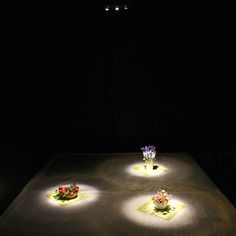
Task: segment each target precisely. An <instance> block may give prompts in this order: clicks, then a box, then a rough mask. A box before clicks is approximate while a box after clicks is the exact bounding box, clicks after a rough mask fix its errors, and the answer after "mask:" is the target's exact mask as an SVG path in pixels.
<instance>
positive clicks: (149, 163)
mask: <svg viewBox="0 0 236 236" xmlns="http://www.w3.org/2000/svg"><path fill="white" fill-rule="evenodd" d="M153 167H154V161H150V160H148V161H145V168H146V171H152V170H153Z"/></svg>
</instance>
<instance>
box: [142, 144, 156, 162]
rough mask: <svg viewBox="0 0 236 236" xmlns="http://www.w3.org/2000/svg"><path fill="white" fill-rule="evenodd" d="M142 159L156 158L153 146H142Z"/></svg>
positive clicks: (152, 159)
mask: <svg viewBox="0 0 236 236" xmlns="http://www.w3.org/2000/svg"><path fill="white" fill-rule="evenodd" d="M141 150H142V151H143V160H144V161H155V160H156V147H155V146H145V147H142V148H141Z"/></svg>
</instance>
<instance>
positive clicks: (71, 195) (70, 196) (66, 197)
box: [64, 192, 78, 199]
mask: <svg viewBox="0 0 236 236" xmlns="http://www.w3.org/2000/svg"><path fill="white" fill-rule="evenodd" d="M77 194H78V193H77V192H75V193H73V194H71V193H69V194H67V195H65V196H64V198H65V199H72V198H76V197H77Z"/></svg>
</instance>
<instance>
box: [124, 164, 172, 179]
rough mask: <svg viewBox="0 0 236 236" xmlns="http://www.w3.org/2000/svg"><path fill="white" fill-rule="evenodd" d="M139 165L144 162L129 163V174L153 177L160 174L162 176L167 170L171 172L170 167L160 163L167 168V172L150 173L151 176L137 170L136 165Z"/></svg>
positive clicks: (127, 169)
mask: <svg viewBox="0 0 236 236" xmlns="http://www.w3.org/2000/svg"><path fill="white" fill-rule="evenodd" d="M139 165H144V163H143V162H136V163H135V164H131V165H129V166H128V167H127V168H126V172H128V173H129V174H131V175H136V176H139V177H144V178H153V177H158V176H162V175H165V174H167V172H169V168H167V167H166V166H163V165H159V166H161V167H164V168H166V169H167V171H166V172H162V173H158V172H156V173H155V174H150V175H149V176H147V175H144V174H143V173H141V172H139V171H137V170H135V169H134V167H135V166H139Z"/></svg>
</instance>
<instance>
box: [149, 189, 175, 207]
mask: <svg viewBox="0 0 236 236" xmlns="http://www.w3.org/2000/svg"><path fill="white" fill-rule="evenodd" d="M171 199H172V196H171V195H170V194H168V193H167V192H166V191H165V190H164V189H159V190H158V191H157V193H156V194H155V195H154V196H153V197H152V201H153V202H154V204H155V206H156V208H157V209H158V210H162V209H166V208H167V206H168V203H169V200H171Z"/></svg>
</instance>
